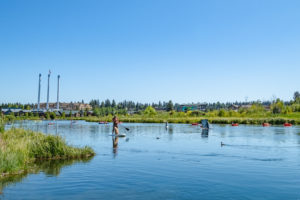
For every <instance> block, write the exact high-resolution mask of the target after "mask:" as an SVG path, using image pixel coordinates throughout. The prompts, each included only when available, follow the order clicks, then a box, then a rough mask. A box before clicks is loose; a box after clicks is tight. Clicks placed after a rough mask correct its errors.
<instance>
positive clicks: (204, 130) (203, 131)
mask: <svg viewBox="0 0 300 200" xmlns="http://www.w3.org/2000/svg"><path fill="white" fill-rule="evenodd" d="M208 132H209V129H202V133H201V136H202V137H203V138H208Z"/></svg>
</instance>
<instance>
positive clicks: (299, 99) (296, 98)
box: [294, 91, 300, 103]
mask: <svg viewBox="0 0 300 200" xmlns="http://www.w3.org/2000/svg"><path fill="white" fill-rule="evenodd" d="M294 101H295V102H297V103H300V93H299V92H298V91H296V92H295V93H294Z"/></svg>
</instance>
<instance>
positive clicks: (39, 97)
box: [37, 74, 42, 110]
mask: <svg viewBox="0 0 300 200" xmlns="http://www.w3.org/2000/svg"><path fill="white" fill-rule="evenodd" d="M41 81H42V74H39V92H38V104H37V110H40V101H41Z"/></svg>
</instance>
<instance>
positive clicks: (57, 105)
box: [56, 75, 60, 110]
mask: <svg viewBox="0 0 300 200" xmlns="http://www.w3.org/2000/svg"><path fill="white" fill-rule="evenodd" d="M59 79H60V75H58V76H57V103H56V109H57V110H59Z"/></svg>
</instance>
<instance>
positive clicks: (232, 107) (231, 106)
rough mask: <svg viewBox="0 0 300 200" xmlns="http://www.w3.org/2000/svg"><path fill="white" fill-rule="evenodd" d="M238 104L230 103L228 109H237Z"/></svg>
mask: <svg viewBox="0 0 300 200" xmlns="http://www.w3.org/2000/svg"><path fill="white" fill-rule="evenodd" d="M239 108H240V106H238V105H235V104H232V105H230V106H229V107H228V109H229V110H233V111H238V110H239Z"/></svg>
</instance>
